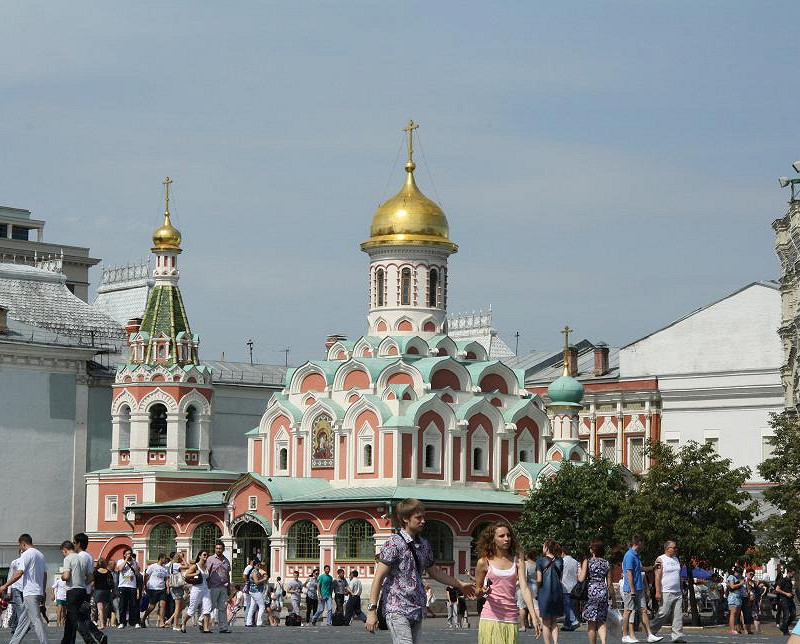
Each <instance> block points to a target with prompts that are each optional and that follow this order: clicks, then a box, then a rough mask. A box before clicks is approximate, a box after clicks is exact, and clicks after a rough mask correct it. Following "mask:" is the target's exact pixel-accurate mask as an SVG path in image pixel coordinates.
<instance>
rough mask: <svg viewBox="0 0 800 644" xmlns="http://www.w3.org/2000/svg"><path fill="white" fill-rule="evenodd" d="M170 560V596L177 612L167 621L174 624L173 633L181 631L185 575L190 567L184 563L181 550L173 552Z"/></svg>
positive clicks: (168, 566) (168, 565) (168, 568)
mask: <svg viewBox="0 0 800 644" xmlns="http://www.w3.org/2000/svg"><path fill="white" fill-rule="evenodd" d="M169 559H170V562H169V563H168V564H167V570H168V571H169V578H168V581H169V594H170V596H171V597H172V601H173V602H175V610H174V611H173V613H172V615H171V616H170V618H169V619H168V620H167V624H172V630H173V631H179V630H181V618H182V616H183V604H184V601H183V593H184V589H185V587H186V579H185V578H184V573H185V572H186V570H187V569H188V566H187V565H186V563H185V562H184V560H183V552H181V551H180V550H177V551H175V552H171V553H170V556H169Z"/></svg>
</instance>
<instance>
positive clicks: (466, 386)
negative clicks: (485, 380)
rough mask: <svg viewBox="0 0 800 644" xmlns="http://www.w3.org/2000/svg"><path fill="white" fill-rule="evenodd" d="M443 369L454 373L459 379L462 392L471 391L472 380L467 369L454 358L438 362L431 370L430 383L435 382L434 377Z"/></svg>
mask: <svg viewBox="0 0 800 644" xmlns="http://www.w3.org/2000/svg"><path fill="white" fill-rule="evenodd" d="M442 369H447V370H448V371H452V372H453V373H454V374H455V376H456V378H458V382H459V385H460V389H461V391H470V390H471V389H472V387H473V383H472V378H471V376H470V374H469V371H468V370H467V368H466V367H465V366H464V365H463V364H461V363H460V362H459V361H458V360H455V359H453V358H450V357H448V358H445V359H444V360H442V361H440V362H437V363H436V365H435V366H434V367H433V368H432V369H431V372H430V376H429V377H428V382H433V376H434V374H435V373H436V372H437V371H441V370H442Z"/></svg>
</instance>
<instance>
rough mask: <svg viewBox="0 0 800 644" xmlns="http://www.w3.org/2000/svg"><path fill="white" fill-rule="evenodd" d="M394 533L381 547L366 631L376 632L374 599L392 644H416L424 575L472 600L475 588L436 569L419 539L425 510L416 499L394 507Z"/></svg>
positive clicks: (426, 545) (425, 544)
mask: <svg viewBox="0 0 800 644" xmlns="http://www.w3.org/2000/svg"><path fill="white" fill-rule="evenodd" d="M395 517H396V526H397V528H398V529H399V530H398V532H396V533H395V534H393V535H391V536H390V537H389V538H388V539H387V540H386V542H385V543H384V544H383V547H382V548H381V551H380V553H379V554H378V561H377V565H376V567H375V577H374V578H373V581H372V588H371V590H370V596H369V604H368V606H367V621H366V624H365V627H366V629H367V630H368V631H369V632H371V633H374V632H375V631H376V630H377V628H378V597H379V596H381V597H382V599H381V603H382V605H383V606H384V607H385V614H386V625H387V627H388V629H389V632H390V633H391V636H392V642H393V643H394V644H418V642H420V641H421V639H420V638H421V633H422V620H423V619H424V618H425V599H426V598H425V588H424V586H423V582H422V575H423V573H424V572H427V573H428V576H430V577H431V578H432V579H435V580H436V581H438V582H439V583H441V584H443V585H445V586H454V587H458V588H461V590H462V591H463V592H464V594H465V595H467V596H468V597H474V596H475V586H473V585H472V584H471V583H468V582H463V581H459V580H458V579H456V578H455V577H451V576H450V575H448V574H446V573H445V572H443V571H442V570H441V569H439V568H437V567H436V566H435V565H434V563H435V561H434V558H433V552H432V551H431V546H430V544H429V543H428V542H427V541H426V540H425V539H423V538H422V537H421V536H420V533H421V532H422V530H423V528H424V527H425V506H424V505H423V504H422V502H421V501H419V500H418V499H405V500H403V501H400V502H399V503H398V504H397V506H396V507H395Z"/></svg>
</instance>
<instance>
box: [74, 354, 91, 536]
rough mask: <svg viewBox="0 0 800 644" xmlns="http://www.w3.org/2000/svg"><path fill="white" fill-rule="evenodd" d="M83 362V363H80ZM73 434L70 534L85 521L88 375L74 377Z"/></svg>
mask: <svg viewBox="0 0 800 644" xmlns="http://www.w3.org/2000/svg"><path fill="white" fill-rule="evenodd" d="M81 364H83V363H81ZM75 381H76V382H75V434H74V438H73V446H72V490H71V496H72V534H77V533H78V532H83V529H84V526H85V522H86V457H87V443H88V433H89V426H88V425H89V377H88V376H87V375H86V374H77V375H76V377H75Z"/></svg>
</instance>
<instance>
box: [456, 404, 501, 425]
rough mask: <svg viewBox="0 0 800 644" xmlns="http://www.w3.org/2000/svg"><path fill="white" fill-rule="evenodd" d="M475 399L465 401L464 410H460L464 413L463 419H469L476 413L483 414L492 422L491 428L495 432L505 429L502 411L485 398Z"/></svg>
mask: <svg viewBox="0 0 800 644" xmlns="http://www.w3.org/2000/svg"><path fill="white" fill-rule="evenodd" d="M475 400H476V402H473V403H467V405H468V406H467V409H466V411H465V412H462V413H464V416H463V417H464V419H465V420H467V421H469V419H470V418H472V417H473V416H475V415H476V414H483V415H484V416H486V417H487V418H488V419H489V422H490V423H491V424H492V429H493V430H494V431H495V432H503V431H505V427H506V424H505V421H504V420H503V414H502V412H501V411H500V410H499V409H498V408H497V407H495V406H494V405H493V404H492V403H490V402H489V401H488V400H486V398H476V399H475ZM459 416H461V413H459Z"/></svg>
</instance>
